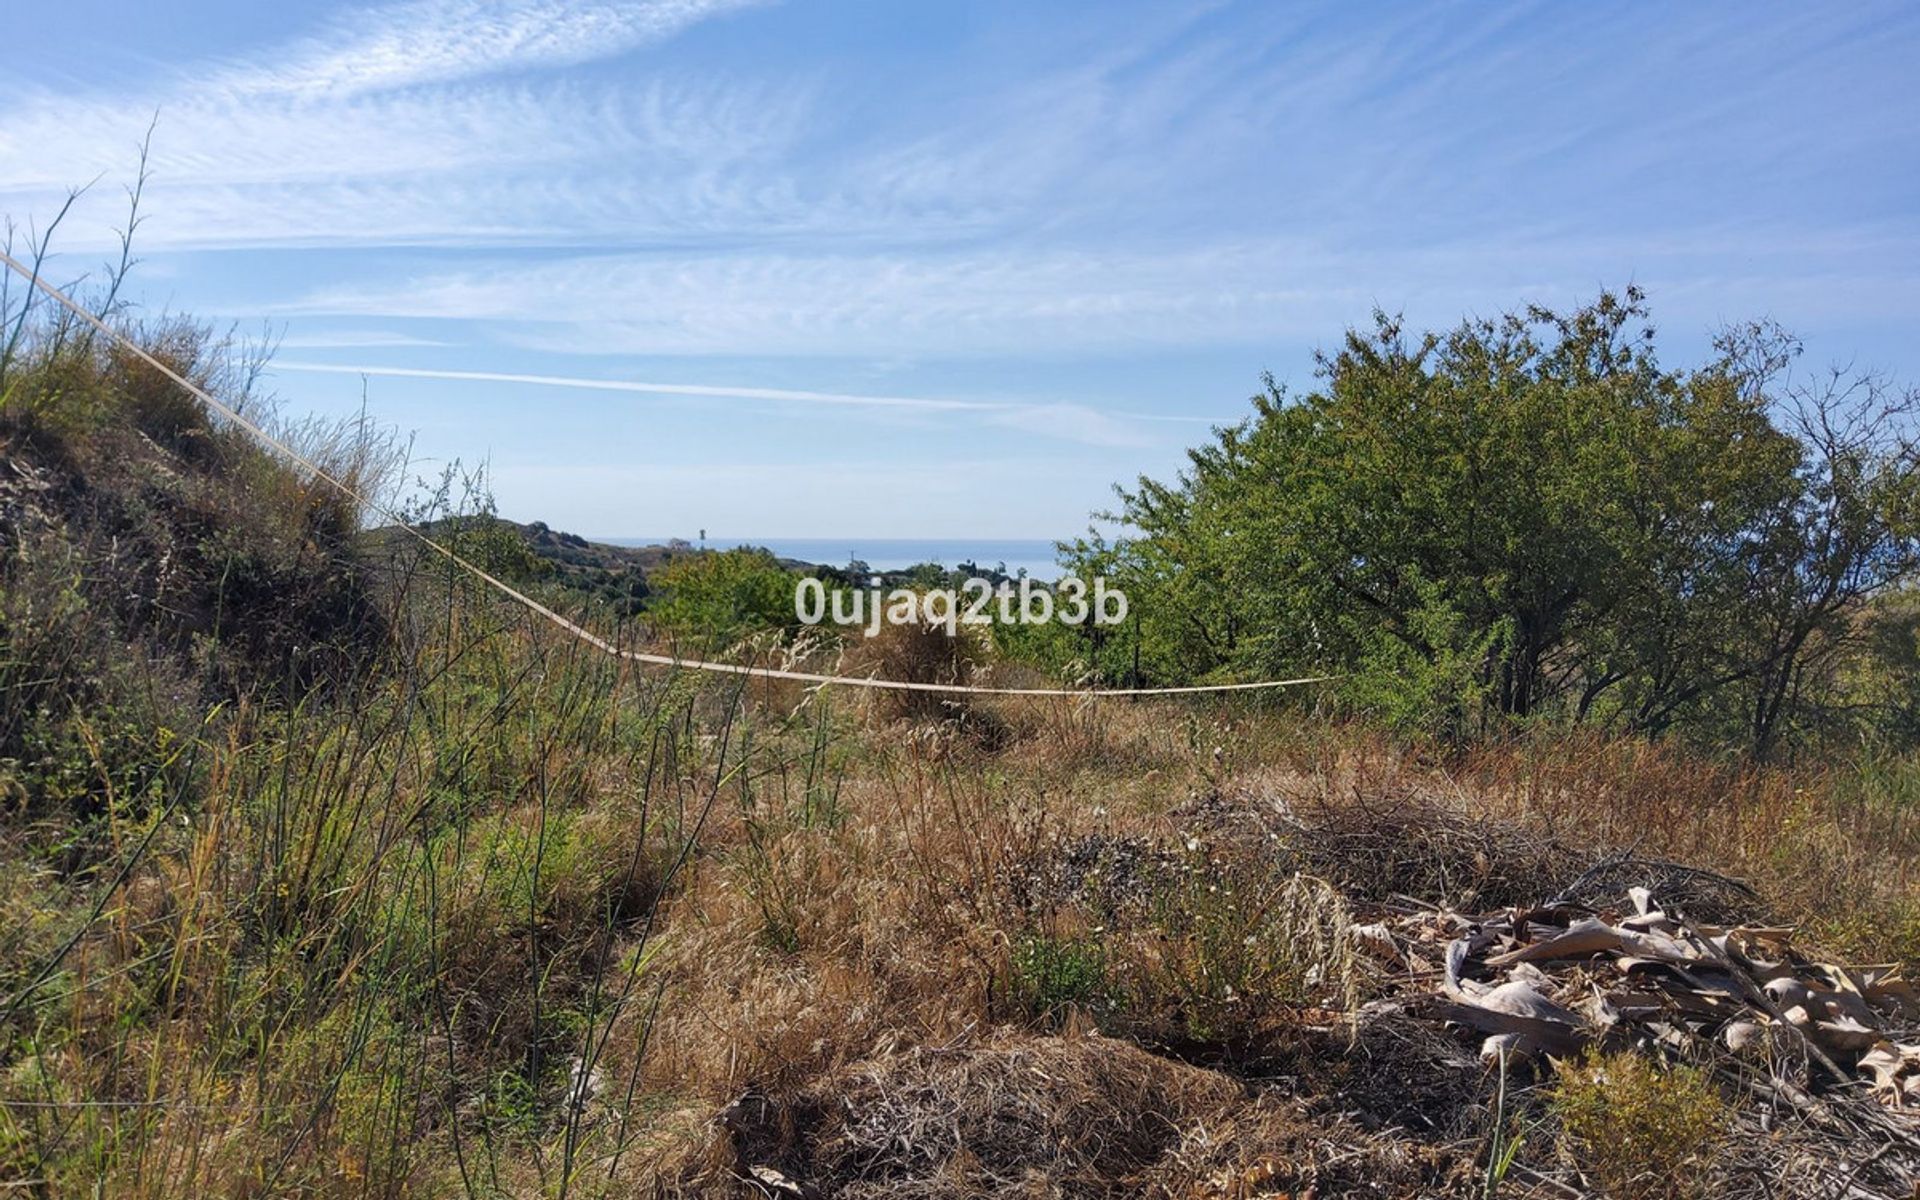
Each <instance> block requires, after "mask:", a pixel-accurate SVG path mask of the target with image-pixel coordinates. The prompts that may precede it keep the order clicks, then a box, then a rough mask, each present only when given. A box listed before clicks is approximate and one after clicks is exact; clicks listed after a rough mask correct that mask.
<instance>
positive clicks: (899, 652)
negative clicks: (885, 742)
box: [843, 623, 999, 730]
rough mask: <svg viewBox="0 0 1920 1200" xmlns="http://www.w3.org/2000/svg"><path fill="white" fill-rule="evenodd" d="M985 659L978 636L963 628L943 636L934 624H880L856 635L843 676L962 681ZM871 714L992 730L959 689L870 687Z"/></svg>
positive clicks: (994, 724) (991, 723)
mask: <svg viewBox="0 0 1920 1200" xmlns="http://www.w3.org/2000/svg"><path fill="white" fill-rule="evenodd" d="M984 661H985V650H984V648H983V647H982V646H981V645H980V643H979V638H978V637H977V636H976V635H975V634H974V633H973V632H972V631H971V630H968V629H962V630H960V631H959V632H958V633H957V634H953V635H949V634H948V633H947V631H946V630H945V629H944V628H943V627H941V626H939V625H934V624H924V623H907V624H899V625H893V624H886V625H882V626H881V627H880V629H879V631H878V632H877V633H875V634H874V635H873V636H872V637H870V638H862V639H860V640H859V641H858V642H857V643H856V644H855V645H854V646H853V648H852V649H851V650H850V651H849V652H848V654H847V661H846V663H845V665H844V667H843V670H844V672H845V673H846V674H848V675H864V676H873V677H875V678H879V679H892V680H897V681H899V682H902V683H940V684H962V685H964V684H968V683H971V682H972V681H973V678H974V674H975V672H976V671H977V670H978V669H979V667H980V665H981V663H982V662H984ZM873 701H874V705H875V713H876V715H878V716H879V718H880V719H881V720H883V721H912V722H915V723H924V722H928V721H953V722H958V723H961V724H964V725H969V726H977V727H979V728H981V729H983V730H986V729H997V728H998V727H999V722H997V721H993V720H991V719H990V718H989V717H988V715H987V714H986V713H985V712H983V711H982V710H981V709H980V708H979V707H978V706H977V705H974V704H972V703H970V702H969V701H968V700H967V698H966V696H965V694H964V693H955V692H928V691H904V690H893V689H885V690H875V691H874V692H873Z"/></svg>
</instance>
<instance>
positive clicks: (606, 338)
mask: <svg viewBox="0 0 1920 1200" xmlns="http://www.w3.org/2000/svg"><path fill="white" fill-rule="evenodd" d="M1908 244H1909V243H1908V242H1907V241H1906V240H1904V239H1903V238H1902V237H1901V236H1900V235H1899V233H1898V232H1897V231H1881V232H1876V231H1872V230H1864V231H1837V232H1834V233H1832V234H1829V235H1825V236H1822V237H1819V238H1813V239H1808V238H1806V237H1802V236H1796V235H1795V234H1794V233H1793V232H1792V231H1791V230H1779V229H1767V228H1747V227H1741V226H1731V227H1727V228H1723V229H1719V230H1709V231H1706V232H1704V233H1703V234H1702V235H1700V236H1697V237H1694V238H1674V239H1647V238H1629V237H1625V236H1618V237H1612V238H1599V237H1567V236H1565V234H1564V233H1560V232H1558V231H1553V230H1543V231H1533V232H1521V231H1516V232H1515V233H1514V234H1513V235H1512V236H1511V237H1508V238H1495V239H1469V240H1464V241H1457V242H1445V241H1442V242H1435V243H1432V244H1429V245H1426V246H1422V247H1419V248H1413V249H1408V248H1399V247H1394V246H1380V247H1369V248H1366V249H1351V248H1341V247H1336V246H1331V245H1328V244H1325V243H1322V242H1318V241H1315V240H1312V239H1307V238H1264V239H1254V240H1247V241H1234V242H1221V243H1215V244H1211V245H1206V244H1203V245H1198V246H1194V245H1184V246H1171V247H1166V248H1160V249H1154V248H1149V247H1143V248H1139V249H1134V250H1129V251H1125V252H1114V253H1104V254H1100V253H1091V252H1086V251H1074V250H1066V249H1054V248H1047V249H1028V248H1023V247H1019V246H1002V247H996V248H994V249H992V250H979V251H974V252H969V253H958V252H954V251H951V250H940V251H935V250H932V249H922V250H920V251H918V252H917V253H891V252H888V253H862V254H855V253H845V254H819V255H811V256H797V255H789V254H781V253H731V254H699V255H695V254H688V253H681V254H670V255H633V254H607V255H589V256H580V257H575V258H568V259H558V260H555V259H547V260H544V261H541V262H537V263H531V264H529V263H526V262H519V261H516V262H489V263H486V264H485V265H477V266H473V267H468V268H464V269H461V270H455V271H446V272H438V273H430V274H425V275H409V276H404V277H397V278H390V279H386V280H379V281H357V282H354V283H349V284H340V285H334V286H330V287H323V288H318V289H315V290H314V291H312V292H310V293H309V294H308V295H306V296H303V297H298V298H295V299H293V300H291V301H289V302H287V303H286V304H284V305H283V306H281V307H280V308H278V309H277V310H276V312H277V315H280V316H283V317H299V316H327V317H344V318H359V319H367V318H408V319H416V320H417V319H440V320H451V321H468V322H479V323H482V324H483V326H484V327H485V330H486V334H487V336H489V337H490V338H494V339H497V340H499V341H503V342H506V343H508V344H512V345H516V346H521V347H525V348H530V349H537V350H542V351H547V352H557V353H570V354H596V355H633V354H655V355H714V354H728V355H733V354H739V355H786V356H811V355H872V356H875V357H885V356H893V355H900V354H912V355H920V356H945V357H960V356H973V355H986V354H1005V353H1039V354H1052V353H1085V352H1106V353H1111V352H1120V351H1124V352H1130V353H1131V352H1140V351H1145V350H1150V349H1164V348H1170V347H1195V346H1220V345H1245V344H1260V343H1271V342H1275V341H1295V342H1297V341H1299V340H1301V339H1303V338H1304V339H1308V340H1323V339H1326V338H1328V337H1331V336H1334V335H1336V334H1337V332H1338V331H1339V329H1340V328H1341V327H1342V326H1343V325H1346V324H1349V323H1354V322H1364V321H1365V320H1366V318H1367V315H1368V313H1369V312H1370V311H1371V310H1372V309H1373V308H1374V307H1375V306H1376V305H1377V306H1380V307H1383V308H1386V309H1388V310H1389V311H1404V312H1405V313H1406V314H1407V315H1408V316H1409V317H1410V318H1412V319H1415V320H1420V321H1427V322H1440V323H1450V322H1451V321H1453V320H1455V319H1457V318H1458V317H1459V315H1460V314H1461V313H1462V312H1463V311H1465V312H1473V311H1478V312H1482V313H1487V314H1491V313H1494V312H1499V311H1504V310H1506V309H1507V308H1510V307H1511V306H1512V305H1514V304H1515V303H1519V302H1524V301H1529V300H1538V301H1541V302H1545V303H1567V302H1570V301H1574V300H1578V299H1582V298H1585V297H1587V296H1590V295H1591V294H1592V292H1593V290H1594V289H1595V288H1597V287H1599V286H1603V285H1610V286H1615V287H1619V286H1623V285H1624V284H1626V283H1628V282H1634V281H1638V282H1641V283H1643V284H1650V285H1653V286H1654V287H1656V288H1658V289H1660V290H1659V292H1657V294H1658V295H1660V296H1661V297H1663V298H1664V303H1663V306H1662V311H1663V313H1665V314H1667V315H1668V316H1670V317H1676V318H1681V319H1687V320H1693V319H1695V318H1710V317H1711V315H1712V314H1707V313H1703V312H1701V311H1700V310H1699V308H1698V307H1697V301H1698V300H1699V299H1701V298H1705V297H1706V296H1708V295H1711V294H1718V295H1719V296H1720V298H1721V299H1720V301H1719V302H1720V303H1722V304H1724V303H1726V302H1727V301H1726V298H1727V297H1729V296H1736V297H1740V298H1742V300H1743V303H1742V304H1741V305H1740V308H1741V309H1743V310H1746V311H1766V310H1767V308H1768V307H1770V306H1771V305H1773V304H1775V303H1777V302H1784V301H1786V300H1787V299H1790V298H1792V297H1794V296H1797V295H1800V294H1801V292H1800V291H1799V290H1798V289H1804V288H1806V287H1810V286H1811V287H1820V286H1825V285H1824V283H1821V282H1819V281H1821V280H1825V279H1828V278H1830V277H1832V276H1833V275H1835V274H1845V275H1847V276H1848V277H1850V278H1852V279H1853V280H1854V281H1855V282H1854V286H1853V287H1852V288H1851V289H1850V290H1849V292H1848V294H1847V296H1846V298H1845V303H1846V304H1848V305H1852V306H1856V307H1857V308H1859V309H1860V310H1861V311H1863V312H1866V311H1874V312H1878V313H1881V314H1890V313H1904V314H1908V315H1910V316H1911V315H1920V310H1916V308H1915V303H1914V301H1913V299H1912V298H1911V295H1910V294H1909V292H1910V290H1911V285H1912V284H1913V282H1914V281H1915V272H1914V269H1913V267H1912V265H1911V262H1910V261H1908V258H1907V257H1906V256H1903V254H1902V253H1901V248H1902V247H1903V246H1906V245H1908ZM1732 258H1737V259H1738V261H1739V265H1740V268H1741V270H1740V272H1739V274H1738V275H1737V276H1735V275H1730V274H1728V273H1726V270H1725V264H1726V262H1727V261H1728V260H1729V259H1732ZM1627 267H1631V268H1632V274H1631V275H1628V274H1627V273H1626V268H1627ZM1608 270H1613V271H1616V272H1619V274H1615V275H1613V276H1611V277H1609V276H1608V275H1607V274H1606V273H1605V272H1606V271H1608ZM1703 279H1706V280H1709V281H1710V282H1711V283H1712V285H1713V286H1711V287H1708V288H1707V289H1706V291H1705V292H1700V293H1696V291H1695V290H1694V288H1695V286H1696V285H1697V283H1698V281H1701V280H1703ZM1832 303H1833V301H1829V304H1830V305H1831V304H1832Z"/></svg>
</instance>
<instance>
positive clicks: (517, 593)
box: [0, 249, 1340, 697]
mask: <svg viewBox="0 0 1920 1200" xmlns="http://www.w3.org/2000/svg"><path fill="white" fill-rule="evenodd" d="M0 262H3V263H5V264H6V266H7V267H9V268H10V269H12V270H13V271H14V272H15V273H16V274H18V275H20V276H21V277H22V278H24V279H25V280H26V281H27V284H28V287H29V288H38V289H39V290H40V291H42V292H44V293H45V294H46V295H47V296H48V297H49V298H51V299H52V300H54V301H55V302H56V303H58V304H59V305H60V306H61V307H63V308H65V309H66V310H67V311H68V312H70V313H72V314H73V315H74V316H76V317H78V318H80V320H82V321H84V322H85V323H86V324H87V325H89V326H91V327H92V328H93V329H95V330H97V331H98V332H100V333H102V334H105V335H106V336H107V337H108V338H110V339H112V340H113V341H114V342H115V343H117V344H118V345H119V346H121V347H122V348H123V349H125V350H127V351H128V352H130V353H132V354H134V355H135V356H137V357H138V358H139V359H140V360H141V361H142V362H145V363H146V364H147V365H148V366H150V367H152V368H153V369H154V370H156V371H158V372H160V373H161V374H162V375H165V376H166V377H167V378H168V379H170V380H172V381H173V382H174V383H176V384H178V385H180V387H182V388H184V389H185V390H186V391H187V393H188V394H189V395H191V396H193V397H195V398H196V399H198V400H199V401H200V402H201V403H202V404H205V405H206V406H207V407H208V408H210V409H212V410H213V411H215V412H217V413H219V414H220V415H221V416H223V417H225V418H226V419H227V420H229V421H231V422H233V423H234V424H235V425H238V426H239V427H240V428H242V429H244V430H246V431H247V433H248V434H250V435H252V437H253V438H254V439H255V440H256V441H258V442H259V443H260V444H261V445H262V446H264V447H266V448H267V449H269V450H271V451H273V452H274V453H276V454H279V455H281V456H282V457H283V458H285V459H287V460H288V461H290V462H292V463H294V464H295V465H297V466H299V467H300V468H301V469H302V470H304V471H306V472H307V473H308V474H309V475H310V476H312V477H313V478H315V479H318V480H321V481H322V482H324V483H327V484H329V485H331V486H332V487H334V488H336V489H338V490H339V491H340V493H341V494H342V495H344V496H346V497H347V498H348V499H350V500H352V501H353V502H354V503H355V504H357V505H359V506H361V507H362V508H363V509H366V510H367V511H370V512H373V513H376V514H378V515H379V516H380V517H382V518H384V519H385V520H387V521H388V522H390V523H391V524H393V525H395V526H397V527H399V528H400V529H403V530H405V531H406V532H407V533H408V534H409V535H411V536H412V537H413V538H414V539H415V540H417V541H419V542H420V543H421V544H423V545H425V546H427V547H428V548H430V549H432V550H433V551H434V552H435V553H436V554H439V555H441V556H442V557H444V558H445V559H446V560H447V561H448V562H450V563H452V564H454V565H455V566H457V567H459V568H460V569H462V570H464V571H466V572H468V573H469V574H471V575H473V576H474V577H475V578H477V579H479V580H481V581H482V582H484V583H486V584H487V585H488V586H489V587H491V588H493V589H494V590H495V591H497V592H499V593H500V594H501V595H503V596H505V597H507V598H508V599H510V600H512V601H514V602H515V603H516V604H519V605H521V606H523V607H524V608H526V609H528V610H529V611H531V612H533V613H536V614H538V615H539V616H541V617H544V618H545V619H546V620H548V621H549V622H551V623H552V624H554V625H556V626H558V627H559V628H560V629H562V630H564V631H565V632H566V633H568V634H570V635H572V636H573V637H575V638H578V639H579V640H580V641H583V642H585V643H587V644H588V645H590V646H592V647H594V648H595V649H597V650H600V651H601V652H603V653H606V654H610V655H613V656H614V657H616V658H623V659H626V660H628V661H629V662H636V663H646V664H648V665H650V666H661V667H676V668H686V669H688V670H695V671H710V672H713V673H715V674H721V675H750V676H754V677H756V678H762V679H790V680H795V681H797V682H800V683H813V684H842V685H845V686H847V687H857V688H872V689H878V690H887V691H907V692H943V693H963V694H968V695H976V696H1086V697H1098V696H1170V695H1192V694H1196V693H1201V692H1250V691H1258V690H1263V689H1271V688H1286V687H1297V686H1300V685H1302V684H1309V683H1325V682H1327V681H1329V680H1333V679H1338V678H1340V676H1338V675H1311V676H1306V677H1303V678H1299V679H1268V680H1261V681H1258V682H1255V683H1207V684H1190V685H1186V686H1181V687H1151V688H1142V687H1135V688H1014V687H987V686H982V685H978V684H964V683H915V682H910V681H907V680H903V679H880V678H876V677H872V676H859V675H823V674H818V673H816V672H812V671H789V670H784V669H781V668H777V667H749V666H742V665H740V664H738V663H723V662H708V661H705V660H702V659H691V658H680V657H679V656H677V655H668V654H649V653H646V652H644V651H640V650H630V649H627V648H625V647H622V646H616V645H614V644H613V643H611V642H609V641H607V640H606V639H605V638H603V637H601V636H600V635H599V634H596V633H594V632H593V631H592V630H589V629H587V628H585V627H583V626H581V625H579V624H577V623H575V622H574V621H572V620H571V619H569V618H568V617H566V616H563V615H562V614H561V613H559V612H556V611H555V610H554V609H552V608H549V607H548V606H546V605H545V604H542V603H541V602H540V601H538V600H535V599H534V598H533V597H532V596H529V595H527V594H526V593H525V592H523V591H521V590H520V589H518V588H516V587H514V586H513V585H512V584H510V583H507V582H506V581H505V580H502V579H499V578H497V577H495V576H494V575H492V574H490V573H488V572H487V571H486V570H484V569H483V568H481V567H480V566H478V565H476V564H474V563H472V562H469V561H468V560H467V559H465V558H463V557H462V556H461V555H460V554H459V553H458V552H456V551H455V550H453V549H452V548H451V547H448V546H444V545H442V544H440V543H439V542H436V541H434V540H433V539H432V538H430V537H428V536H427V535H426V534H424V533H422V532H421V531H420V530H418V529H416V528H414V527H413V525H412V524H411V523H409V522H408V521H407V519H406V518H405V517H403V516H401V515H400V514H398V513H396V512H394V511H393V510H392V509H390V508H388V507H387V506H386V505H384V504H381V503H380V502H379V501H377V500H374V499H373V498H372V497H369V496H367V495H365V494H363V493H362V492H361V491H360V490H359V489H358V488H356V487H354V486H353V485H352V484H351V483H348V482H347V481H346V480H343V479H340V478H338V477H336V476H335V475H333V473H332V472H330V471H328V470H327V469H326V468H325V467H323V466H321V465H320V464H319V463H317V462H315V461H314V460H313V459H311V458H309V457H307V456H306V455H304V454H302V453H300V451H298V450H296V449H294V448H293V447H292V446H289V445H287V444H286V443H285V442H282V441H281V440H280V439H279V438H276V437H274V436H273V435H272V434H270V433H268V432H267V431H266V429H264V428H263V427H261V426H260V425H259V424H257V423H255V422H254V421H252V420H251V419H249V418H248V417H246V416H244V415H243V414H242V413H240V412H239V411H238V410H237V409H233V408H230V407H228V406H227V405H226V404H225V403H224V402H222V401H220V400H218V399H216V398H215V397H213V396H212V395H210V394H208V392H207V391H206V390H205V389H204V388H201V387H200V386H199V385H198V384H196V383H194V382H193V381H191V380H189V379H187V378H186V377H185V376H183V375H181V374H180V373H179V372H178V371H176V370H174V369H173V368H172V367H170V366H168V365H167V364H166V363H164V362H161V361H160V360H159V359H158V358H156V357H154V356H153V355H152V354H150V353H148V351H147V350H146V348H145V347H143V346H141V345H140V344H139V343H138V342H135V341H134V340H133V339H132V338H130V337H128V336H127V335H126V334H124V333H121V332H120V331H119V330H116V329H114V328H112V327H111V326H109V325H108V324H107V323H106V322H105V321H103V320H102V319H101V318H99V317H97V316H95V315H94V314H93V313H92V312H90V311H89V310H88V309H86V308H85V307H83V306H82V305H81V304H80V303H79V302H77V301H76V300H74V299H73V298H72V297H71V296H69V295H67V294H66V292H64V291H62V290H61V289H59V288H57V287H55V286H54V285H53V284H51V283H49V282H47V281H46V280H45V279H44V278H42V277H41V276H40V274H39V273H38V272H37V271H34V270H31V269H29V268H28V267H26V266H24V265H23V264H22V263H21V262H20V261H19V260H18V259H16V258H14V257H13V255H11V254H9V253H8V252H7V251H6V250H4V249H0ZM32 294H33V293H32V292H31V291H29V292H28V293H27V295H28V299H29V300H31V298H32Z"/></svg>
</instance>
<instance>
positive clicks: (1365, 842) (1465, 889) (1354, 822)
mask: <svg viewBox="0 0 1920 1200" xmlns="http://www.w3.org/2000/svg"><path fill="white" fill-rule="evenodd" d="M1177 817H1178V818H1179V819H1180V820H1182V821H1183V823H1185V824H1186V825H1187V826H1188V827H1189V828H1196V829H1200V830H1215V831H1218V836H1220V837H1221V838H1222V839H1223V840H1225V841H1229V842H1238V843H1241V844H1252V845H1265V846H1266V847H1267V851H1268V852H1269V853H1273V854H1279V855H1284V856H1286V857H1287V858H1289V859H1290V860H1292V861H1293V862H1295V863H1296V864H1297V865H1298V866H1299V868H1300V869H1301V870H1304V871H1307V872H1309V873H1311V874H1314V875H1318V876H1320V877H1322V878H1324V879H1326V880H1328V881H1329V882H1331V883H1333V884H1334V885H1335V886H1336V887H1338V888H1339V889H1340V890H1341V891H1342V892H1344V893H1345V894H1346V895H1347V896H1348V897H1349V898H1351V899H1352V900H1354V901H1357V902H1375V903H1377V902H1382V901H1386V900H1390V899H1392V898H1393V897H1396V896H1407V897H1413V898H1415V899H1418V900H1423V901H1428V902H1434V903H1445V904H1455V905H1470V906H1478V907H1482V908H1488V907H1499V906H1503V905H1511V904H1530V903H1535V902H1538V901H1542V900H1546V899H1548V898H1550V897H1552V896H1554V895H1555V894H1557V893H1558V892H1559V890H1560V889H1562V888H1564V887H1566V886H1568V885H1569V884H1572V883H1573V882H1574V881H1576V880H1577V879H1579V878H1580V876H1581V875H1582V873H1584V872H1585V871H1587V870H1588V869H1589V868H1590V867H1592V866H1593V865H1594V864H1595V862H1596V861H1597V859H1598V856H1597V855H1595V854H1594V853H1592V852H1590V851H1586V850H1582V849H1578V848H1576V847H1573V846H1569V845H1566V844H1564V843H1562V842H1560V841H1558V840H1556V839H1553V838H1551V837H1543V836H1540V835H1539V834H1538V833H1535V832H1533V831H1531V830H1528V829H1527V828H1525V827H1524V826H1522V825H1520V824H1519V823H1517V822H1514V821H1510V820H1503V819H1498V818H1493V817H1488V816H1485V815H1481V814H1477V813H1468V812H1466V811H1463V810H1462V809H1461V808H1460V807H1459V806H1458V805H1455V804H1451V803H1448V802H1446V801H1444V800H1442V799H1440V798H1439V797H1437V796H1436V795H1434V793H1433V792H1431V791H1429V790H1426V789H1423V788H1420V787H1417V786H1413V785H1411V784H1408V783H1398V784H1395V785H1392V786H1389V787H1387V788H1385V789H1383V790H1380V791H1371V790H1369V791H1358V790H1356V791H1354V792H1351V793H1349V794H1346V795H1338V794H1335V795H1329V794H1325V793H1312V794H1294V795H1286V794H1275V795H1272V796H1255V795H1246V794H1240V795H1231V796H1219V795H1215V796H1211V797H1207V798H1205V799H1203V800H1202V801H1200V802H1197V803H1196V804H1194V805H1190V806H1188V808H1187V809H1185V810H1183V811H1182V812H1180V813H1179V814H1177Z"/></svg>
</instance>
